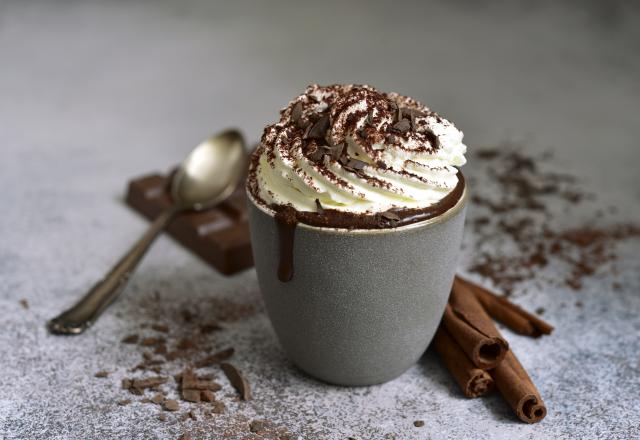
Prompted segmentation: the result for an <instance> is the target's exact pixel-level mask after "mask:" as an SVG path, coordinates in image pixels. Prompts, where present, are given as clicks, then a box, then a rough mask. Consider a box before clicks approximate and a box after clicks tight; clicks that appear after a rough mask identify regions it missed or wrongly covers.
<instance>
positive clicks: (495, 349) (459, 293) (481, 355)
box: [442, 280, 509, 370]
mask: <svg viewBox="0 0 640 440" xmlns="http://www.w3.org/2000/svg"><path fill="white" fill-rule="evenodd" d="M442 323H443V324H444V327H445V328H446V329H447V331H448V332H449V334H450V335H451V336H452V337H453V339H454V340H455V341H456V342H457V343H458V345H459V346H460V348H461V349H462V351H464V353H465V354H466V355H467V357H468V358H469V359H470V360H471V361H472V362H473V364H474V365H475V366H476V367H478V368H481V369H485V370H486V369H489V368H493V367H495V366H496V365H497V364H498V363H500V361H502V359H504V356H505V353H506V352H507V350H508V349H509V344H508V343H507V341H506V340H505V339H504V338H503V337H502V335H500V333H499V332H498V329H497V328H496V327H495V325H494V324H493V321H492V320H491V318H490V317H489V315H487V313H486V312H485V311H484V309H483V308H482V305H481V304H480V302H479V301H478V299H477V298H476V296H475V295H474V294H473V292H471V291H470V290H469V288H468V287H467V286H466V285H465V284H462V283H460V282H459V281H458V280H454V283H453V289H452V291H451V296H450V297H449V304H447V307H446V309H445V312H444V317H443V319H442Z"/></svg>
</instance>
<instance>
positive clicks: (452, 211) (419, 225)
mask: <svg viewBox="0 0 640 440" xmlns="http://www.w3.org/2000/svg"><path fill="white" fill-rule="evenodd" d="M467 185H468V184H467V182H466V181H465V183H464V189H463V191H462V195H461V196H460V198H459V199H458V201H457V202H456V204H455V205H453V206H452V207H451V208H449V209H448V210H446V211H445V212H443V213H442V214H440V215H438V216H436V217H432V218H429V219H426V220H422V221H419V222H415V223H409V224H408V225H402V226H398V227H393V228H378V229H348V228H333V227H329V226H313V225H308V224H306V223H301V222H298V223H297V224H296V228H301V229H307V230H309V231H313V232H319V233H326V234H337V235H378V234H393V233H402V232H406V231H412V230H417V229H423V228H428V227H431V226H435V225H437V224H440V223H443V222H445V221H447V220H449V219H450V218H452V217H454V216H455V215H456V214H458V212H460V210H462V208H464V206H465V205H466V204H467V198H468V187H467ZM245 192H246V194H247V198H248V199H249V200H250V201H251V203H252V204H253V206H255V207H256V208H258V209H259V210H260V211H262V212H263V213H265V214H266V215H268V216H269V217H272V218H274V217H275V211H273V210H272V209H270V208H268V207H266V206H263V205H262V204H260V203H258V202H257V201H256V199H255V197H254V196H253V194H251V191H249V186H248V185H245Z"/></svg>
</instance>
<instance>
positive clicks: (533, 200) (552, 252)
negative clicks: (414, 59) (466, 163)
mask: <svg viewBox="0 0 640 440" xmlns="http://www.w3.org/2000/svg"><path fill="white" fill-rule="evenodd" d="M470 159H471V161H472V162H473V163H472V166H471V167H467V169H468V172H469V174H468V175H467V178H468V179H469V180H470V182H471V183H470V187H471V191H472V193H473V196H472V197H471V201H470V204H471V207H470V209H469V217H468V219H467V226H468V227H470V229H471V230H472V231H473V246H472V250H471V252H470V253H471V262H470V264H469V266H468V270H469V271H470V272H473V273H476V274H478V275H480V276H482V277H485V278H489V279H490V280H491V281H492V282H493V284H494V286H495V287H496V288H498V289H500V290H502V291H503V292H504V293H505V294H507V295H509V294H511V293H512V292H513V291H514V288H515V287H516V286H517V285H518V284H519V283H521V282H523V281H527V280H531V279H534V278H536V279H537V278H539V277H540V276H541V274H542V273H543V272H542V271H543V269H544V268H545V267H547V266H549V265H554V267H555V268H558V269H561V270H562V271H563V272H562V274H563V275H562V278H561V279H558V280H556V281H559V282H560V283H562V285H564V286H566V287H568V288H570V289H573V290H580V289H581V288H582V286H583V281H584V279H585V278H587V277H590V276H593V275H595V274H596V273H599V274H605V273H608V274H615V268H614V266H613V263H614V262H615V260H616V244H617V243H618V242H620V241H621V240H625V239H629V238H638V237H640V226H639V225H637V224H631V223H622V224H621V223H611V222H606V221H604V220H603V219H602V217H603V216H604V213H603V212H602V211H601V210H597V209H594V211H593V214H592V215H590V216H586V217H585V216H583V215H580V216H578V218H579V219H580V220H579V223H578V222H575V223H578V224H573V225H570V226H566V225H564V226H559V225H558V223H562V220H566V219H567V218H568V219H570V220H572V218H571V215H570V213H571V210H572V209H574V208H575V207H576V206H577V205H583V204H584V203H586V202H588V201H591V200H594V198H595V197H594V196H593V195H591V194H589V193H588V192H586V191H585V190H584V189H582V186H581V184H580V182H579V181H578V179H577V178H576V177H575V176H572V175H570V174H566V173H558V172H554V171H553V170H550V168H551V165H550V159H552V154H551V153H549V152H547V153H543V154H541V155H537V156H536V155H532V154H528V153H527V152H526V151H525V149H524V148H521V147H519V146H517V145H512V144H506V145H501V146H498V147H495V148H485V149H477V150H475V152H472V155H471V158H470ZM609 211H610V212H615V209H610V210H609ZM565 223H566V222H565ZM572 223H573V222H572Z"/></svg>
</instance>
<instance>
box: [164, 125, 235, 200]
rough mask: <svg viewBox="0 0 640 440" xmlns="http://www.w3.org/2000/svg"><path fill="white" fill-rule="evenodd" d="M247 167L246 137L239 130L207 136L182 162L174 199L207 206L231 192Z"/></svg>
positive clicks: (172, 182)
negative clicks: (244, 138)
mask: <svg viewBox="0 0 640 440" xmlns="http://www.w3.org/2000/svg"><path fill="white" fill-rule="evenodd" d="M245 167H246V153H245V147H244V140H243V138H242V135H241V134H240V132H238V131H237V130H227V131H224V132H222V133H219V134H217V135H215V136H211V137H210V138H208V139H205V140H204V141H202V143H200V145H198V146H197V147H196V148H195V149H194V150H193V151H192V152H191V153H190V154H189V155H188V156H187V158H186V159H185V160H184V161H183V162H182V164H181V165H180V167H179V168H178V170H177V171H176V173H175V175H174V176H173V179H172V180H171V196H172V198H173V200H174V203H176V204H178V205H181V206H184V207H186V208H189V209H195V210H198V211H200V210H203V209H206V208H210V207H212V206H214V205H217V204H218V203H220V202H221V201H223V200H224V199H226V198H227V197H229V196H230V195H231V193H232V192H233V190H234V189H235V188H236V185H237V183H238V181H239V180H240V178H241V176H242V174H243V173H244V169H245Z"/></svg>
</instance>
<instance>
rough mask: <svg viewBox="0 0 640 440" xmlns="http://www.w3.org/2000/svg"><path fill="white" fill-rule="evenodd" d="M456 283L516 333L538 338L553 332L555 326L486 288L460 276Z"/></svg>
mask: <svg viewBox="0 0 640 440" xmlns="http://www.w3.org/2000/svg"><path fill="white" fill-rule="evenodd" d="M456 281H458V283H460V284H463V285H465V286H466V287H467V288H468V289H469V290H471V291H472V292H473V294H474V295H475V296H476V297H477V298H478V301H480V303H481V304H482V306H483V307H484V309H485V310H486V311H487V313H489V315H491V316H492V317H493V318H494V319H495V320H496V321H499V322H501V323H502V324H504V325H505V326H507V327H509V328H510V329H511V330H513V331H514V332H516V333H518V334H521V335H525V336H532V337H534V338H537V337H539V336H542V335H548V334H550V333H551V332H552V331H553V326H551V325H549V324H547V323H546V322H544V321H543V320H542V319H540V318H538V317H537V316H534V315H532V314H531V313H529V312H527V311H525V310H523V309H522V308H520V307H519V306H517V305H515V304H514V303H512V302H511V301H509V300H507V299H506V298H502V297H500V296H497V295H496V294H494V293H492V292H490V291H489V290H487V289H485V288H484V287H482V286H480V285H478V284H475V283H472V282H471V281H468V280H465V279H463V278H461V277H459V276H456Z"/></svg>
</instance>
